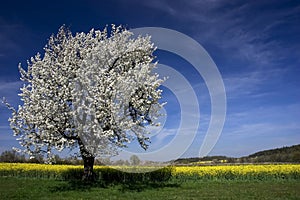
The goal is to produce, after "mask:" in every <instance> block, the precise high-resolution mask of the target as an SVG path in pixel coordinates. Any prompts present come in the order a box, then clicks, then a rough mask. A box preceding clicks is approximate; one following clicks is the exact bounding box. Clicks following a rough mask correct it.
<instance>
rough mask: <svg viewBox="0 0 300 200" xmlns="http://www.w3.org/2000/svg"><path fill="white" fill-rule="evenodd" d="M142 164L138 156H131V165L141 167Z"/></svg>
mask: <svg viewBox="0 0 300 200" xmlns="http://www.w3.org/2000/svg"><path fill="white" fill-rule="evenodd" d="M140 163H141V160H140V159H139V157H138V156H137V155H132V156H130V164H131V165H135V166H137V165H139V164H140Z"/></svg>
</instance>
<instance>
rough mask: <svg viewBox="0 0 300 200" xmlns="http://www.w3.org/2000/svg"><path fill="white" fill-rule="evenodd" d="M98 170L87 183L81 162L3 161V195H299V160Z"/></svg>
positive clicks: (0, 191) (0, 180)
mask: <svg viewBox="0 0 300 200" xmlns="http://www.w3.org/2000/svg"><path fill="white" fill-rule="evenodd" d="M95 172H96V173H97V174H98V176H97V177H98V181H96V182H95V183H94V184H87V183H82V182H81V181H80V176H81V173H82V167H81V166H70V165H41V164H7V163H0V194H1V197H0V199H139V200H141V199H164V200H167V199H272V200H273V199H300V190H299V188H300V165H291V164H289V165H237V166H197V167H169V168H164V169H161V170H158V171H154V172H150V173H140V174H136V173H135V174H130V173H124V172H120V171H118V170H113V169H111V168H108V167H101V166H96V167H95ZM101 179H102V180H106V181H107V182H103V181H101ZM113 180H114V181H113Z"/></svg>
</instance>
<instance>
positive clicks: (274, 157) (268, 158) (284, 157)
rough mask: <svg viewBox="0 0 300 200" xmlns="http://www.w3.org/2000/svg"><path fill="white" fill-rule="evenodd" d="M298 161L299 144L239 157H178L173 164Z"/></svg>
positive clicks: (299, 156)
mask: <svg viewBox="0 0 300 200" xmlns="http://www.w3.org/2000/svg"><path fill="white" fill-rule="evenodd" d="M265 162H272V163H274V162H275V163H277V162H278V163H283V162H287V163H300V144H298V145H293V146H290V147H282V148H276V149H270V150H264V151H259V152H256V153H254V154H251V155H249V156H244V157H240V158H233V157H226V156H206V157H203V158H197V157H196V158H180V159H177V160H175V161H174V164H217V163H265Z"/></svg>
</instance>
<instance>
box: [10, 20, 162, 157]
mask: <svg viewBox="0 0 300 200" xmlns="http://www.w3.org/2000/svg"><path fill="white" fill-rule="evenodd" d="M44 51H45V52H44V55H43V56H42V55H41V54H39V53H38V54H37V55H36V56H34V57H33V58H31V60H30V62H28V67H27V70H26V69H23V68H22V67H21V64H20V65H19V71H20V73H21V80H22V81H23V82H24V86H23V87H22V88H21V93H20V96H21V100H22V101H23V105H20V106H19V107H18V109H14V108H13V107H11V106H10V108H11V109H12V111H13V112H12V117H11V118H10V125H11V128H12V129H13V131H14V135H15V136H17V137H18V140H20V144H21V145H22V146H23V147H24V148H25V150H24V151H25V152H26V153H28V154H29V155H31V156H35V155H36V154H39V153H46V154H47V155H48V159H50V160H51V156H52V151H53V150H54V149H56V150H58V151H61V150H63V149H64V148H71V149H73V148H78V147H79V149H80V153H81V155H82V156H83V157H95V156H99V155H108V154H114V153H116V152H117V151H118V149H119V148H121V147H125V146H126V144H128V143H129V142H131V141H132V140H134V139H137V140H138V142H139V144H140V146H141V147H142V148H144V149H147V146H148V141H149V138H148V137H147V131H146V128H145V127H146V126H149V125H150V126H155V125H158V124H156V123H155V120H156V119H157V117H158V116H159V110H160V109H161V108H162V106H163V104H162V103H160V102H159V99H160V98H161V93H162V91H161V90H160V89H159V86H160V85H161V83H162V81H163V80H162V79H160V78H159V75H158V74H156V73H153V72H152V70H153V69H154V68H155V66H156V63H154V62H153V60H154V56H153V52H154V51H155V47H154V45H153V43H151V41H150V37H149V36H145V37H142V36H138V37H133V34H132V33H131V32H130V31H128V30H126V29H124V28H122V27H120V26H119V27H116V26H114V25H112V27H111V30H110V31H108V28H105V29H104V30H103V31H100V30H94V29H92V30H91V31H90V32H88V33H83V32H82V33H77V34H75V35H72V33H71V32H70V31H69V30H68V29H67V28H66V27H64V26H63V27H61V28H60V29H59V31H58V33H57V35H52V36H51V37H50V39H49V41H48V44H47V45H46V46H45V48H44Z"/></svg>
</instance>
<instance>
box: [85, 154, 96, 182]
mask: <svg viewBox="0 0 300 200" xmlns="http://www.w3.org/2000/svg"><path fill="white" fill-rule="evenodd" d="M82 159H83V165H84V169H83V176H82V180H84V181H95V174H94V170H93V167H94V161H95V157H93V156H82Z"/></svg>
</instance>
